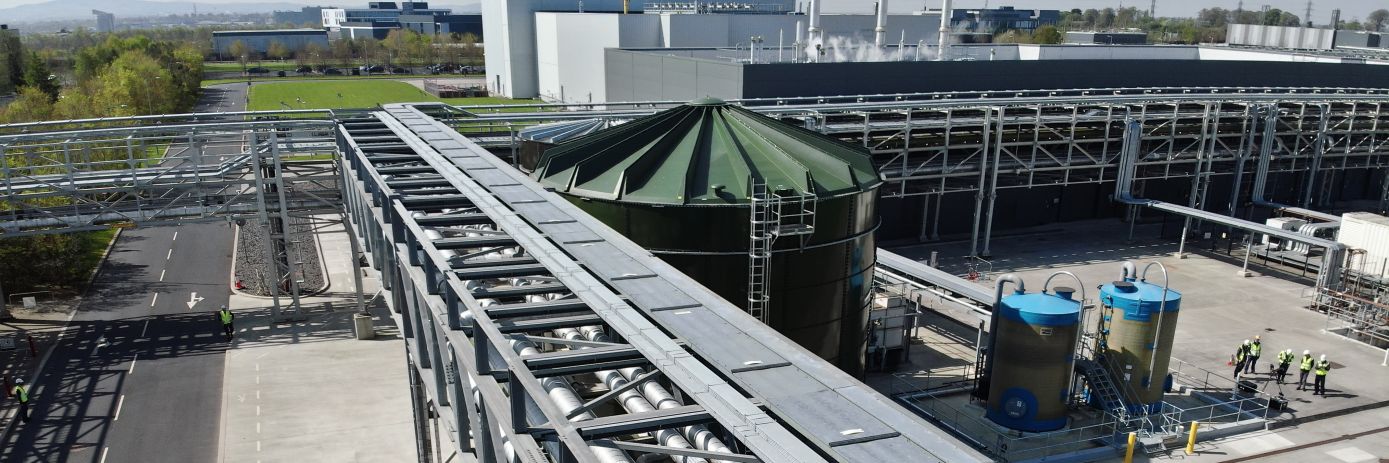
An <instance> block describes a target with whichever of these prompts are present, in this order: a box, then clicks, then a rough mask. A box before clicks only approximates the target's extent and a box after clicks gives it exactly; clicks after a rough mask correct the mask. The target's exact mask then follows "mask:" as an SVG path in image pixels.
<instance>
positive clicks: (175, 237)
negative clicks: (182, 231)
mask: <svg viewBox="0 0 1389 463" xmlns="http://www.w3.org/2000/svg"><path fill="white" fill-rule="evenodd" d="M169 241H178V232H174V239H171V240H169Z"/></svg>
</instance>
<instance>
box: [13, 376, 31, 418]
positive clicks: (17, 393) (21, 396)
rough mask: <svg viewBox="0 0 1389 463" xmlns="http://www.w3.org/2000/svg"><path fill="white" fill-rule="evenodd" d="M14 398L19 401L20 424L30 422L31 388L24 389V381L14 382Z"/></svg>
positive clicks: (17, 379)
mask: <svg viewBox="0 0 1389 463" xmlns="http://www.w3.org/2000/svg"><path fill="white" fill-rule="evenodd" d="M13 392H14V398H15V399H18V400H19V415H18V417H19V422H21V423H28V422H29V388H27V387H24V380H23V379H19V378H16V379H15V380H14V391H13Z"/></svg>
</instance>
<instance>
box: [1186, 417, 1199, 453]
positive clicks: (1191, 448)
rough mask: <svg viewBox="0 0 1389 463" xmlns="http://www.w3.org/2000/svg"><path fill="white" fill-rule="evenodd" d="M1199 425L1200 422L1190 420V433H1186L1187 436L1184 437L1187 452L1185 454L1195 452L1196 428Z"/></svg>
mask: <svg viewBox="0 0 1389 463" xmlns="http://www.w3.org/2000/svg"><path fill="white" fill-rule="evenodd" d="M1199 426H1200V423H1197V422H1195V421H1192V422H1191V434H1190V435H1188V436H1187V438H1186V454H1187V455H1195V454H1196V428H1197V427H1199Z"/></svg>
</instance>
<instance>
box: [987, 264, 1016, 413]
mask: <svg viewBox="0 0 1389 463" xmlns="http://www.w3.org/2000/svg"><path fill="white" fill-rule="evenodd" d="M1008 283H1012V284H1013V286H1014V288H1015V289H1014V290H1015V291H1016V293H1017V294H1023V293H1026V292H1027V287H1026V285H1025V284H1023V281H1022V278H1019V277H1018V276H1017V275H1014V274H1011V273H1009V274H1007V275H1003V276H1001V277H998V284H997V285H996V286H995V287H994V288H995V290H994V305H993V310H991V311H990V313H989V350H988V352H985V356H984V377H985V378H987V379H988V380H989V381H990V382H992V381H993V369H994V349H995V347H996V346H997V345H998V313H999V312H1001V310H999V307H1000V306H1001V304H1003V285H1005V284H1008ZM986 394H988V390H984V392H983V394H981V395H986Z"/></svg>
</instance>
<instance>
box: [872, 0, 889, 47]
mask: <svg viewBox="0 0 1389 463" xmlns="http://www.w3.org/2000/svg"><path fill="white" fill-rule="evenodd" d="M886 41H887V0H878V27H875V28H874V29H873V44H874V45H877V46H878V48H882V47H883V45H884V42H886Z"/></svg>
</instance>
